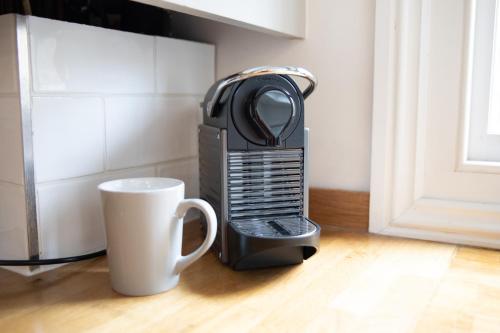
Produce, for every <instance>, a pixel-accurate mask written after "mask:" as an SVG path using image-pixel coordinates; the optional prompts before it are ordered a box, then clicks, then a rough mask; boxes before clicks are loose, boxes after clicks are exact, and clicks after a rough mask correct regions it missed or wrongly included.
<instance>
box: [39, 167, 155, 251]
mask: <svg viewBox="0 0 500 333" xmlns="http://www.w3.org/2000/svg"><path fill="white" fill-rule="evenodd" d="M154 173H155V170H154V168H152V167H146V168H137V169H130V170H122V171H119V172H115V173H109V174H100V175H95V176H89V177H84V178H81V179H78V180H65V181H62V182H56V183H49V184H42V185H39V186H38V188H37V197H38V205H39V207H38V208H39V217H40V220H39V223H38V225H39V234H40V235H41V237H40V238H41V239H40V246H41V252H42V258H51V257H58V256H72V255H75V254H82V253H88V252H90V251H96V250H101V249H103V248H105V246H106V240H105V232H104V220H103V216H102V212H101V197H100V194H99V191H98V189H97V186H98V185H99V184H100V183H102V182H105V181H108V180H113V179H119V178H136V177H153V176H154Z"/></svg>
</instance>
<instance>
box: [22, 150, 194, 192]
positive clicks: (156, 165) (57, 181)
mask: <svg viewBox="0 0 500 333" xmlns="http://www.w3.org/2000/svg"><path fill="white" fill-rule="evenodd" d="M197 158H198V156H197V155H196V156H194V155H193V156H186V157H181V158H177V159H173V160H169V161H161V162H156V163H150V164H145V165H140V166H134V167H128V168H122V169H113V170H105V171H103V172H98V173H93V174H88V175H81V176H76V177H70V178H64V179H54V180H46V181H41V182H38V183H37V184H36V185H37V186H40V185H43V186H46V185H47V186H49V185H57V184H62V183H66V182H70V181H79V180H86V179H91V178H96V177H106V176H109V175H112V174H114V173H120V172H127V171H131V172H133V171H138V170H140V169H145V168H154V169H155V175H156V170H157V168H159V167H161V166H164V165H171V164H176V163H181V162H187V161H194V160H196V159H197ZM14 185H15V184H14Z"/></svg>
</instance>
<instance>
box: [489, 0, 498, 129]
mask: <svg viewBox="0 0 500 333" xmlns="http://www.w3.org/2000/svg"><path fill="white" fill-rule="evenodd" d="M491 68H492V76H491V87H490V89H489V91H490V103H489V110H488V134H489V135H499V136H500V1H499V0H496V4H495V27H494V32H493V55H492V64H491Z"/></svg>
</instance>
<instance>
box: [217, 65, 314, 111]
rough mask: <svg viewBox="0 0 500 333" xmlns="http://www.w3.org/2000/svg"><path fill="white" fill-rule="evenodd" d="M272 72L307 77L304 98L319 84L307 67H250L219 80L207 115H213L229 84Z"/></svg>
mask: <svg viewBox="0 0 500 333" xmlns="http://www.w3.org/2000/svg"><path fill="white" fill-rule="evenodd" d="M272 74H275V75H293V76H299V77H303V78H305V79H307V80H308V81H309V86H308V87H307V88H306V89H304V91H303V92H302V96H303V97H304V99H306V98H307V97H308V96H309V95H310V94H311V93H312V92H313V90H314V88H315V87H316V86H317V85H318V81H317V80H316V78H315V77H314V75H312V73H311V72H309V71H308V70H307V69H305V68H301V67H291V66H286V67H273V66H263V67H255V68H250V69H247V70H244V71H242V72H239V73H237V74H233V75H230V76H228V77H226V78H225V79H223V80H221V81H220V82H219V84H218V85H217V87H216V88H215V92H214V94H213V96H212V98H211V99H210V101H208V103H207V115H208V116H209V117H212V116H213V110H214V106H215V104H216V103H217V101H218V100H219V98H220V95H221V94H222V92H223V91H224V89H225V88H226V87H228V86H229V85H231V84H233V83H236V82H239V81H243V80H246V79H249V78H252V77H256V76H263V75H272Z"/></svg>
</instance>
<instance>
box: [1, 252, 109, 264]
mask: <svg viewBox="0 0 500 333" xmlns="http://www.w3.org/2000/svg"><path fill="white" fill-rule="evenodd" d="M105 254H106V250H101V251H97V252H92V253H87V254H83V255H81V256H74V257H66V258H55V259H27V260H0V266H41V265H56V264H67V263H70V262H75V261H80V260H86V259H92V258H96V257H100V256H103V255H105Z"/></svg>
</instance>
